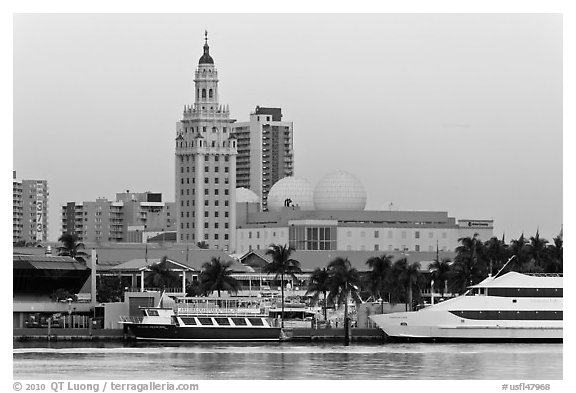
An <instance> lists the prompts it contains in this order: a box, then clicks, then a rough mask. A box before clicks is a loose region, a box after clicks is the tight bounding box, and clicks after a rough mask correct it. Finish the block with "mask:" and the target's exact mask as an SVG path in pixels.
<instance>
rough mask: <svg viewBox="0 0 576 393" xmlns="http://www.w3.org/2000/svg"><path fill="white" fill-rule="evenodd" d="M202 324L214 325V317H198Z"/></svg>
mask: <svg viewBox="0 0 576 393" xmlns="http://www.w3.org/2000/svg"><path fill="white" fill-rule="evenodd" d="M198 321H199V322H200V324H202V325H204V326H213V325H214V322H212V318H198Z"/></svg>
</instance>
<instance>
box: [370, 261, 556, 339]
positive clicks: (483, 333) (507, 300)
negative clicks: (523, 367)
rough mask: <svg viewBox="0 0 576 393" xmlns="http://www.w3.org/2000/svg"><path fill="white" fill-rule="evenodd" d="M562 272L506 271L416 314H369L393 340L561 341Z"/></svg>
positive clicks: (415, 312)
mask: <svg viewBox="0 0 576 393" xmlns="http://www.w3.org/2000/svg"><path fill="white" fill-rule="evenodd" d="M562 292H563V285H562V274H561V273H560V274H546V273H517V272H508V273H506V274H503V275H502V276H498V275H496V276H494V277H488V278H486V279H485V280H484V281H482V282H481V283H479V284H477V285H473V286H471V287H469V290H468V291H467V292H466V293H465V294H464V295H462V296H458V297H456V298H453V299H449V300H446V301H444V302H442V303H438V304H435V305H432V306H428V307H426V308H423V309H421V310H419V311H414V312H400V313H391V314H381V315H372V316H370V318H371V319H372V320H373V321H374V322H375V323H376V324H377V325H378V327H380V328H381V329H382V330H383V331H384V332H385V333H386V335H388V336H389V337H390V338H391V339H392V340H400V341H475V342H481V341H488V342H500V341H503V342H562V325H563V312H562V297H563V294H562Z"/></svg>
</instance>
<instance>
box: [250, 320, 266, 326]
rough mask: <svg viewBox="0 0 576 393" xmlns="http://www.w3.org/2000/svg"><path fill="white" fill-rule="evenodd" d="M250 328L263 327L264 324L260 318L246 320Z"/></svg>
mask: <svg viewBox="0 0 576 393" xmlns="http://www.w3.org/2000/svg"><path fill="white" fill-rule="evenodd" d="M248 320H249V321H250V323H251V324H252V326H264V322H262V319H260V318H248Z"/></svg>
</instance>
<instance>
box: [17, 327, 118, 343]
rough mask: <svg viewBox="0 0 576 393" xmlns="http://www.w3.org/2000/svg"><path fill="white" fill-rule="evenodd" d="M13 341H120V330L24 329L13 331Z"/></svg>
mask: <svg viewBox="0 0 576 393" xmlns="http://www.w3.org/2000/svg"><path fill="white" fill-rule="evenodd" d="M13 339H14V340H16V341H97V340H107V341H115V340H117V341H122V340H123V339H124V333H123V331H122V329H94V330H92V329H74V328H65V329H62V328H57V329H50V334H48V328H24V329H13Z"/></svg>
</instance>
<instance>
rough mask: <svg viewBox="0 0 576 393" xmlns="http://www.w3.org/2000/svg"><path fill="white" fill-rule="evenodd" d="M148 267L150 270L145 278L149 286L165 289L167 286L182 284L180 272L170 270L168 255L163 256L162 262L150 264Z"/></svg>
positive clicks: (172, 286)
mask: <svg viewBox="0 0 576 393" xmlns="http://www.w3.org/2000/svg"><path fill="white" fill-rule="evenodd" d="M148 268H149V269H150V272H149V273H148V274H147V275H146V279H145V282H146V285H147V286H149V287H153V288H160V289H161V290H162V291H165V290H166V288H174V287H177V286H178V285H179V284H180V278H179V277H178V274H177V273H175V272H173V271H172V270H170V267H169V262H168V259H167V257H165V256H164V257H162V259H161V260H160V262H158V263H155V264H153V265H150V266H149V267H148Z"/></svg>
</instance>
